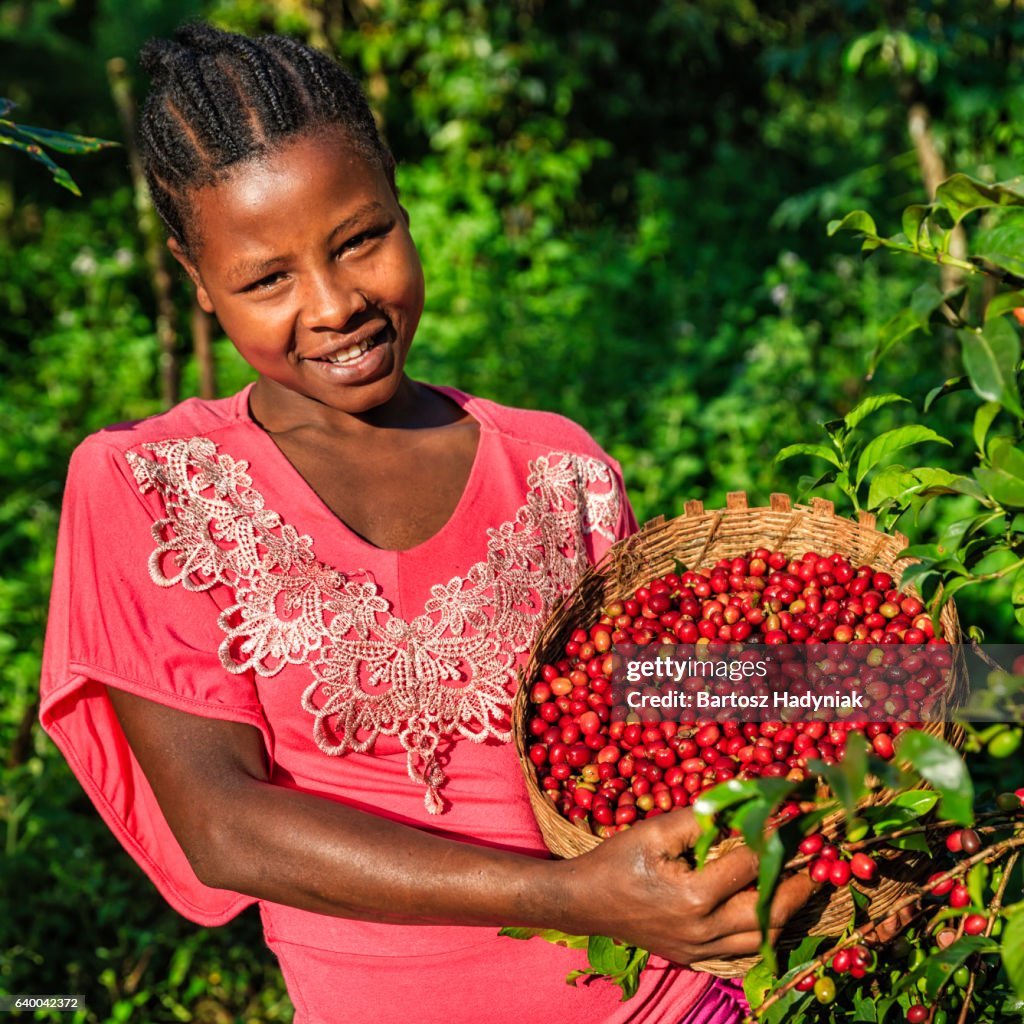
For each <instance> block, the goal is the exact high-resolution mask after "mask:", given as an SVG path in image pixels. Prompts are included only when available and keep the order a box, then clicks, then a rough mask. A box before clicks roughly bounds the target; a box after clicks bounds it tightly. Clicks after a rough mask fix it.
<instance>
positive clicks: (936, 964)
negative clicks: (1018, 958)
mask: <svg viewBox="0 0 1024 1024" xmlns="http://www.w3.org/2000/svg"><path fill="white" fill-rule="evenodd" d="M998 949H999V946H998V944H997V943H995V942H993V941H992V940H991V939H986V938H985V937H984V936H983V935H964V936H962V937H961V938H959V939H957V940H956V942H954V943H953V944H952V945H950V946H947V947H946V948H945V949H943V950H940V951H938V952H933V953H932V954H931V955H930V956H929V957H928V959H927V960H926V961H925V963H924V964H922V965H921V967H919V968H918V969H917V971H915V972H914V977H920V976H921V975H922V974H923V975H924V978H925V982H926V983H927V985H928V987H927V989H925V995H926V996H927V997H928V999H929V1000H933V999H935V997H936V996H937V995H938V994H939V991H940V990H941V989H942V987H943V986H944V985H945V984H946V983H947V982H948V981H949V980H950V979H951V978H952V977H953V972H954V971H955V970H956V969H957V968H958V967H959V966H960V965H961V964H962V963H964V961H966V960H967V958H968V957H969V956H973V955H974V954H975V953H994V952H996V951H997V950H998Z"/></svg>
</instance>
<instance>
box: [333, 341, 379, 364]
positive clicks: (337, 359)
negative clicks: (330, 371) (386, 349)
mask: <svg viewBox="0 0 1024 1024" xmlns="http://www.w3.org/2000/svg"><path fill="white" fill-rule="evenodd" d="M369 347H370V343H369V341H361V342H360V343H359V344H358V345H353V346H352V347H351V348H347V349H345V351H344V352H337V353H335V354H334V355H333V356H324V359H325V361H326V362H328V363H334V364H335V365H336V366H337V365H338V364H339V363H351V362H353V361H354V360H356V359H358V358H359V357H360V356H361V355H362V354H363V353H364V352H366V351H367V350H368V349H369Z"/></svg>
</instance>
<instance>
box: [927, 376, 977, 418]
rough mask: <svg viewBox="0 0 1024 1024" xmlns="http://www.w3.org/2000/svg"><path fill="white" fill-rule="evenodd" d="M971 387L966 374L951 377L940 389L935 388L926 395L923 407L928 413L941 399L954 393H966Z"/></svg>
mask: <svg viewBox="0 0 1024 1024" xmlns="http://www.w3.org/2000/svg"><path fill="white" fill-rule="evenodd" d="M970 386H971V382H970V381H969V380H968V378H967V375H966V374H962V375H961V376H959V377H950V378H949V379H948V380H946V381H943V382H942V383H941V384H940V385H939V386H938V387H934V388H932V389H931V391H929V392H928V394H927V395H925V399H924V405H923V406H922V407H921V408H922V409H923V411H924V412H927V411H928V410H929V409H930V408H931V407H932V406H933V405H934V404H935V403H936V402H937V401H938V400H939V399H940V398H944V397H945V396H946V395H951V394H953V392H954V391H965V390H966V389H967V388H969V387H970Z"/></svg>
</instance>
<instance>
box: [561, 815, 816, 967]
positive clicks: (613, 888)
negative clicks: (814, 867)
mask: <svg viewBox="0 0 1024 1024" xmlns="http://www.w3.org/2000/svg"><path fill="white" fill-rule="evenodd" d="M699 835H700V828H699V826H698V825H697V822H696V820H695V818H694V816H693V812H692V811H690V810H689V809H688V808H687V809H685V810H676V811H672V812H671V813H669V814H664V815H659V816H657V817H655V818H649V819H647V820H646V821H644V822H642V823H640V824H639V825H635V826H633V827H632V828H630V829H629V830H627V831H625V832H621V833H619V834H618V835H616V836H614V837H612V838H611V839H609V840H606V841H605V842H603V843H601V845H600V846H598V847H597V848H596V849H595V850H593V851H592V852H590V853H588V854H585V855H583V856H582V857H577V858H575V859H573V860H570V861H565V862H564V863H562V864H560V865H558V866H559V867H560V868H562V870H563V871H564V872H565V873H566V875H567V877H568V880H567V882H566V917H567V924H566V927H564V929H563V930H564V931H567V932H569V933H570V934H578V935H595V934H596V935H610V936H613V937H614V938H617V939H622V940H624V941H628V942H630V943H633V944H635V945H638V946H641V947H643V948H644V949H649V950H650V951H651V952H653V953H657V954H659V955H660V956H663V957H665V958H666V959H668V960H672V961H674V962H675V963H678V964H684V965H685V964H690V963H694V962H696V961H699V960H706V959H709V958H712V957H719V956H737V955H743V954H747V953H756V952H757V949H758V947H759V945H760V942H761V935H760V932H759V930H758V926H757V917H756V913H755V905H756V903H757V892H756V891H754V890H748V889H747V886H749V885H750V883H751V882H753V881H754V880H755V879H756V877H757V858H756V856H755V855H754V854H753V853H752V852H751V850H750V849H749V848H748V847H746V846H739V847H736V848H735V849H733V850H731V851H730V852H729V853H727V854H725V855H724V856H723V857H720V858H719V859H717V860H714V861H711V862H709V863H708V864H706V866H705V867H704V868H703V869H701V870H700V871H695V870H693V868H691V867H690V865H689V864H688V862H687V860H686V859H685V858H684V857H683V856H682V854H684V853H685V852H686V851H687V850H689V849H691V848H692V846H693V844H694V843H695V842H696V841H697V838H698V836H699ZM816 888H817V886H815V884H814V883H813V882H812V881H811V880H810V878H809V877H808V876H807V874H806V873H803V872H802V873H799V874H796V875H793V876H792V877H790V878H788V879H786V880H785V881H784V882H782V884H781V885H780V886H779V888H778V890H777V892H776V895H775V900H774V902H773V904H772V911H771V924H772V937H773V939H774V938H776V937H777V935H778V932H779V930H780V929H781V927H782V925H783V924H784V923H785V922H786V921H787V920H788V919H789V918H790V917H791V916H792V915H793V914H794V913H795V912H796V911H797V910H799V908H800V907H801V906H803V904H804V903H805V902H806V901H807V898H808V897H809V896H810V895H811V894H812V893H813V892H814V891H815V889H816Z"/></svg>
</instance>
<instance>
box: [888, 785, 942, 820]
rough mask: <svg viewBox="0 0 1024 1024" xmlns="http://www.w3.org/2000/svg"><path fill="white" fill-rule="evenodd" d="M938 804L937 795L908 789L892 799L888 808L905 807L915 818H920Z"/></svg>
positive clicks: (928, 790)
mask: <svg viewBox="0 0 1024 1024" xmlns="http://www.w3.org/2000/svg"><path fill="white" fill-rule="evenodd" d="M938 802H939V794H938V793H936V792H934V791H933V790H930V789H908V790H907V791H906V792H904V793H900V794H899V795H897V796H895V797H893V798H892V800H891V801H890V802H889V806H890V807H906V808H907V809H908V810H910V811H912V812H913V814H914V817H915V818H922V817H924V815H926V814H927V813H928V812H929V811H930V810H931V809H932V808H933V807H934V806H935V805H936V804H937V803H938Z"/></svg>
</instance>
